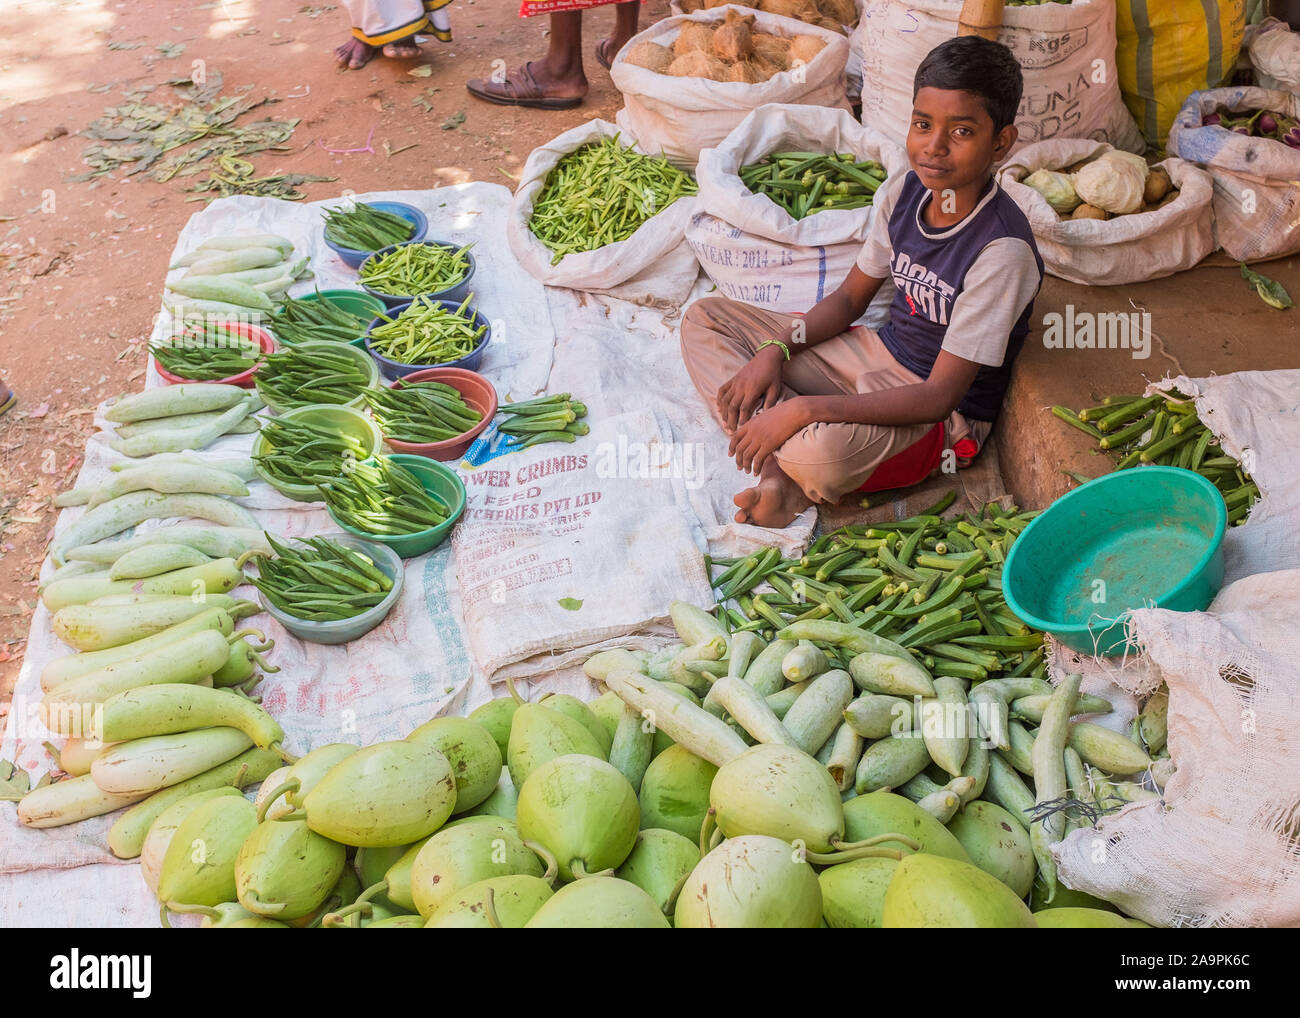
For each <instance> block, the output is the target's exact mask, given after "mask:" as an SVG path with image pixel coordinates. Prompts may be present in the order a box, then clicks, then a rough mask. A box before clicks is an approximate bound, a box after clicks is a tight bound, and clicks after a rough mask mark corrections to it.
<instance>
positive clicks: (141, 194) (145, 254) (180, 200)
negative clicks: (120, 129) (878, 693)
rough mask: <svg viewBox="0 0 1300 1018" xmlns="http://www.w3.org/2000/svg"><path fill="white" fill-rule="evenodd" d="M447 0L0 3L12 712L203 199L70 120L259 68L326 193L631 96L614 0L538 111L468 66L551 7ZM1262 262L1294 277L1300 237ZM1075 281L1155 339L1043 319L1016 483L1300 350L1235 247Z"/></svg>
mask: <svg viewBox="0 0 1300 1018" xmlns="http://www.w3.org/2000/svg"><path fill="white" fill-rule="evenodd" d="M449 11H450V15H451V19H452V24H453V32H454V36H455V40H454V42H452V43H450V44H440V43H438V42H436V41H432V40H430V41H428V42H426V43H425V44H424V46H423V51H424V56H423V57H422V58H421V59H420V60H412V61H391V60H387V59H383V58H379V59H376V60H374V61H373V62H372V63H371V64H369V65H368V66H367V67H365V68H363V69H361V70H359V71H347V72H344V71H339V70H337V69H336V68H335V65H334V60H333V56H332V52H331V51H332V50H333V48H334V47H335V46H336V45H338V44H339V43H340V42H342V41H344V39H345V38H346V37H347V34H348V21H347V18H346V12H345V10H344V9H343V7H342V6H341V5H334V4H329V3H315V4H311V3H309V4H304V3H302V2H301V0H207V2H200V3H196V4H163V3H159V2H158V0H129V2H113V0H76V2H72V0H21V2H17V3H10V4H7V5H4V6H3V7H0V38H3V39H4V40H5V43H6V47H5V50H4V56H2V57H0V60H3V61H4V62H3V63H0V165H3V168H4V169H3V174H2V175H0V283H2V285H0V378H3V379H4V380H5V381H6V382H7V383H8V384H9V385H10V386H11V387H12V388H14V389H15V390H16V391H17V392H18V394H19V404H18V406H17V408H16V409H15V410H13V411H11V412H9V413H8V414H6V415H4V416H3V417H0V712H2V711H3V710H4V703H3V702H2V701H4V700H6V699H7V694H8V691H9V690H11V689H12V685H13V682H14V680H15V679H16V677H17V674H18V669H19V666H20V664H21V659H22V652H23V642H24V638H25V636H26V633H27V629H28V625H29V621H30V615H31V611H32V609H33V607H34V604H35V597H36V577H37V574H38V572H39V568H40V563H41V560H42V557H43V555H44V548H45V544H46V542H47V540H48V538H49V534H50V529H51V527H52V525H53V522H54V510H53V509H52V507H51V504H50V499H51V496H52V495H53V494H54V493H55V492H57V491H60V490H62V489H64V488H66V487H68V486H70V484H71V481H72V480H73V478H74V477H75V475H76V472H77V470H78V468H79V466H80V456H81V453H82V450H83V449H84V446H85V442H86V438H87V437H88V434H89V431H90V420H91V413H92V411H93V408H94V406H95V405H96V404H97V403H99V402H100V401H102V400H103V399H105V398H106V397H108V396H110V395H113V394H115V393H119V392H122V391H126V390H134V389H138V388H139V387H140V384H141V378H142V376H143V374H144V371H145V340H146V338H147V336H148V333H149V329H150V323H151V319H152V316H153V314H154V313H155V311H156V310H157V307H158V298H159V294H160V286H161V282H162V279H163V276H164V271H165V268H166V262H167V258H168V255H169V254H170V252H171V249H172V244H173V241H174V238H175V235H176V233H177V232H178V231H179V230H180V229H181V227H182V226H183V225H184V223H185V222H186V220H187V219H188V217H189V216H190V215H192V214H193V213H194V212H195V211H196V210H197V209H198V208H200V207H201V205H199V204H198V203H197V202H194V201H193V200H192V199H194V198H195V197H196V196H195V195H193V194H190V193H187V192H186V191H185V190H184V188H186V187H188V186H191V185H192V184H193V182H194V181H195V180H196V179H199V178H196V177H187V178H177V179H175V180H173V181H171V182H168V183H158V182H156V181H153V180H151V179H146V175H145V174H141V175H140V176H136V177H126V176H123V174H122V171H118V172H117V173H115V174H113V175H112V176H111V177H105V178H102V179H99V180H97V181H93V182H72V181H70V180H69V179H68V178H70V177H72V176H74V175H76V174H79V173H83V172H85V170H86V166H85V164H84V163H83V161H82V154H83V152H84V150H85V149H86V148H87V147H88V146H89V145H90V144H91V141H90V139H88V138H86V137H84V136H79V134H78V132H81V131H83V130H85V129H86V127H87V126H88V125H89V124H90V123H91V122H92V121H93V120H94V119H95V118H96V117H98V116H100V115H101V114H102V113H103V111H104V110H105V108H106V107H110V106H115V105H116V104H118V103H120V102H122V101H123V98H124V96H125V95H126V94H127V93H130V92H133V91H134V90H139V89H141V88H143V87H146V86H156V88H155V90H154V91H153V92H152V93H150V96H151V97H152V98H153V99H157V98H158V97H160V96H166V95H168V93H169V92H170V89H169V88H168V87H167V86H166V84H165V83H166V82H167V81H169V80H171V79H177V78H185V77H189V76H191V75H194V74H196V73H198V72H200V71H202V72H204V73H207V74H211V73H212V72H213V71H218V72H220V74H221V75H222V79H223V85H224V91H223V94H226V95H230V94H235V93H237V92H238V90H239V89H241V88H244V87H248V88H250V89H251V91H250V93H249V94H250V95H252V96H255V97H258V98H261V97H270V98H273V99H275V100H276V101H275V103H274V104H272V105H270V106H266V107H262V108H261V109H259V110H257V111H254V112H252V113H250V114H247V115H246V117H245V118H244V119H245V120H253V119H257V118H260V117H262V116H272V117H275V118H277V119H293V118H297V119H298V120H299V123H298V125H297V128H296V130H295V131H294V133H293V136H292V138H291V140H290V141H289V142H288V143H287V148H286V150H285V151H280V152H263V153H260V154H257V155H254V156H250V157H249V158H250V159H251V160H252V162H253V163H254V164H255V167H256V172H257V174H258V175H263V174H271V173H282V172H292V173H305V174H317V175H323V176H332V177H336V178H337V180H335V181H333V182H329V183H311V184H306V185H304V186H303V191H304V192H305V195H306V197H307V198H308V199H321V198H327V197H329V196H330V195H332V194H336V193H339V192H340V191H342V190H343V189H345V188H349V189H352V190H354V191H357V192H365V191H368V190H372V189H377V188H407V187H411V188H426V187H435V186H438V185H441V184H448V183H459V182H462V181H466V180H489V181H494V182H497V183H504V184H507V185H508V184H509V183H510V179H511V178H512V177H513V176H514V175H517V174H518V172H519V171H520V169H521V168H522V166H523V163H524V161H525V160H526V158H527V156H528V153H529V152H530V151H531V150H532V149H533V148H534V147H535V146H536V145H538V144H540V143H541V142H543V141H546V140H548V139H549V138H551V137H554V136H555V135H556V134H558V133H560V132H561V131H563V130H566V129H568V128H569V127H572V126H574V125H575V124H578V123H581V122H583V120H584V119H586V118H590V117H604V118H606V119H611V120H612V119H613V116H614V114H615V112H616V111H617V110H618V108H619V107H620V106H621V101H620V99H619V96H618V94H617V91H616V90H615V89H614V88H613V86H612V83H611V82H610V80H609V76H608V74H607V73H606V72H605V71H604V70H603V69H602V68H600V67H599V65H597V64H596V62H595V59H594V56H593V55H592V54H593V51H594V48H595V45H596V42H597V40H598V39H599V38H600V36H601V35H602V34H604V33H605V32H606V31H608V30H609V27H610V25H611V24H612V20H613V12H612V11H610V10H599V11H596V12H593V13H592V14H590V15H588V16H587V28H588V34H587V37H586V38H585V40H584V51H585V53H586V55H587V73H588V75H589V80H590V84H591V92H590V94H589V96H588V100H587V102H586V103H585V104H584V105H583V106H581V107H579V108H578V109H576V110H571V111H565V112H548V113H543V112H537V111H524V110H516V109H511V108H504V107H498V106H491V105H487V104H484V103H481V102H479V101H477V100H475V99H473V98H472V97H470V96H469V95H468V93H466V91H465V89H464V81H465V79H467V78H470V77H474V76H479V75H487V74H490V73H491V71H492V69H493V63H494V61H498V60H500V61H505V62H506V63H508V64H510V65H513V64H515V63H517V62H519V61H520V60H521V59H527V58H530V57H534V56H539V55H540V54H541V51H542V49H543V47H544V45H545V38H544V31H545V28H546V25H545V22H544V20H543V19H533V20H529V21H521V20H520V19H518V18H517V17H516V11H517V6H516V5H515V4H514V3H513V2H506V0H456V2H455V4H454V5H453V6H452V7H451V8H450V9H449ZM666 13H667V0H649V2H647V3H646V4H645V5H644V7H643V10H642V15H641V16H642V25H649V24H651V23H652V22H654V21H657V20H658V19H659V18H661V17H663V16H664V15H665V14H666ZM200 62H201V63H200ZM412 72H416V73H412ZM241 122H242V121H241ZM340 150H352V151H340ZM356 150H360V151H356ZM1264 271H1266V272H1267V273H1268V274H1270V275H1272V276H1274V277H1275V278H1277V279H1279V280H1281V281H1282V282H1283V283H1284V284H1285V285H1286V286H1287V287H1288V288H1289V290H1290V292H1291V293H1292V294H1293V295H1295V296H1297V297H1300V265H1298V264H1297V262H1296V261H1295V260H1288V261H1283V262H1274V263H1271V264H1270V265H1269V266H1266V267H1264ZM1069 303H1073V304H1075V305H1076V308H1077V309H1079V310H1092V311H1117V310H1125V311H1127V310H1130V309H1131V308H1135V307H1140V308H1145V309H1148V310H1150V311H1151V312H1152V327H1153V330H1154V331H1155V332H1156V333H1157V335H1158V336H1159V337H1160V339H1161V344H1162V349H1161V350H1157V351H1156V352H1154V353H1153V354H1152V356H1151V357H1150V358H1149V359H1147V360H1140V361H1139V360H1134V359H1132V358H1131V357H1129V356H1128V353H1127V352H1126V351H1109V352H1102V351H1078V350H1072V351H1061V350H1046V349H1044V348H1043V347H1042V344H1041V342H1039V341H1038V337H1037V336H1031V338H1030V341H1029V345H1028V346H1027V348H1026V352H1025V354H1024V355H1023V356H1022V359H1021V363H1020V364H1019V365H1018V367H1017V374H1016V381H1015V383H1014V386H1013V390H1012V394H1011V401H1010V406H1009V408H1008V411H1007V413H1006V414H1004V419H1003V421H1002V424H1001V426H1000V429H999V460H1000V465H1001V469H1002V474H1003V476H1004V477H1005V479H1006V481H1007V483H1008V487H1009V488H1010V489H1011V490H1012V491H1013V492H1015V493H1016V495H1017V497H1018V498H1019V499H1020V500H1021V501H1022V503H1023V504H1026V505H1036V504H1042V503H1043V502H1045V501H1046V500H1049V499H1050V498H1052V497H1054V496H1055V495H1056V494H1059V493H1060V492H1061V491H1063V490H1064V489H1065V488H1066V487H1068V486H1069V485H1070V483H1071V482H1070V481H1068V480H1067V479H1066V478H1065V476H1064V475H1063V474H1062V473H1061V472H1060V471H1061V468H1063V467H1067V468H1071V469H1075V470H1079V471H1081V472H1083V473H1087V474H1090V475H1091V474H1095V473H1099V472H1100V467H1099V466H1098V464H1097V462H1096V460H1095V457H1089V455H1088V452H1087V446H1088V441H1087V439H1086V438H1084V437H1083V436H1081V435H1078V434H1077V433H1074V432H1071V431H1070V430H1069V429H1068V428H1065V427H1064V426H1063V425H1060V424H1059V422H1056V421H1055V420H1054V419H1053V418H1052V417H1051V416H1050V414H1048V413H1047V409H1046V408H1047V407H1048V405H1049V404H1051V403H1053V402H1062V403H1066V404H1069V405H1072V406H1075V407H1076V408H1077V407H1079V406H1082V405H1085V404H1086V403H1090V402H1095V401H1096V400H1097V399H1099V398H1100V396H1103V395H1105V394H1107V393H1108V392H1112V391H1131V389H1132V387H1133V386H1134V385H1140V384H1141V383H1142V381H1143V380H1144V379H1145V378H1147V377H1150V378H1157V377H1160V376H1161V375H1163V374H1165V373H1166V372H1167V371H1169V370H1171V369H1175V368H1176V369H1177V370H1185V371H1186V372H1187V373H1189V374H1193V375H1195V374H1204V373H1208V372H1210V371H1218V372H1224V371H1235V370H1242V369H1247V368H1251V369H1269V368H1279V367H1291V366H1295V365H1296V364H1297V363H1300V357H1297V356H1296V353H1295V349H1294V344H1295V339H1294V337H1295V335H1296V330H1295V325H1294V322H1295V321H1300V319H1297V318H1295V317H1294V316H1297V315H1300V311H1292V312H1288V313H1283V312H1278V311H1273V310H1271V309H1269V308H1267V307H1265V306H1264V305H1263V304H1261V303H1260V302H1259V301H1258V300H1257V299H1256V298H1255V297H1254V296H1253V294H1252V292H1251V291H1250V290H1249V289H1248V288H1247V287H1246V285H1245V284H1244V282H1243V281H1242V280H1241V279H1240V277H1239V276H1238V274H1237V270H1236V269H1235V268H1234V267H1217V268H1216V267H1202V268H1198V269H1196V270H1195V271H1193V272H1190V273H1183V274H1180V275H1179V276H1176V277H1173V278H1171V279H1166V280H1160V281H1157V282H1154V283H1148V284H1142V285H1139V286H1129V287H1107V288H1085V287H1080V286H1074V285H1071V284H1066V283H1063V282H1061V281H1060V280H1054V279H1049V280H1048V281H1047V283H1046V284H1045V286H1044V290H1043V293H1042V295H1041V296H1040V298H1039V303H1038V306H1037V309H1036V310H1037V312H1038V313H1039V314H1043V313H1046V312H1048V311H1051V310H1053V309H1058V310H1059V309H1060V308H1062V307H1063V306H1064V305H1066V304H1069ZM1284 315H1285V317H1284ZM1036 317H1038V315H1037V314H1036ZM990 483H992V482H990Z"/></svg>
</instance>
